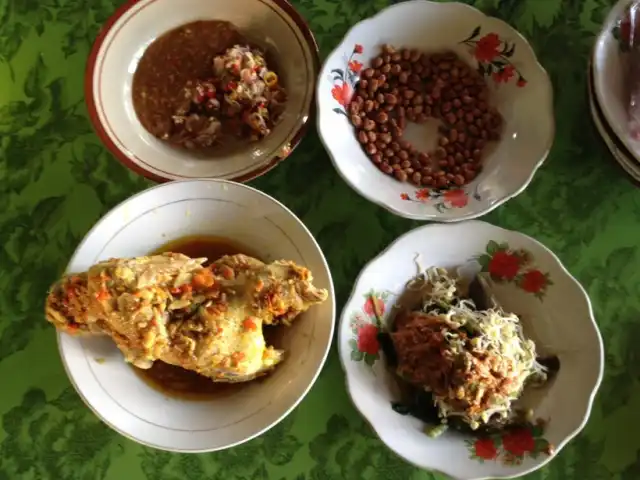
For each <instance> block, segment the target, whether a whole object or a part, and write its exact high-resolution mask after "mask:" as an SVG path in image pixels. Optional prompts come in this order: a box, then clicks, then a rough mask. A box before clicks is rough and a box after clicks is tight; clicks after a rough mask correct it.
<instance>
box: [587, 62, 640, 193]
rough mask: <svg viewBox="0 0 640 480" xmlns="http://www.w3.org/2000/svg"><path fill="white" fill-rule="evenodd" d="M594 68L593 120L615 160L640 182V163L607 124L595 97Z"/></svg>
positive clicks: (591, 91)
mask: <svg viewBox="0 0 640 480" xmlns="http://www.w3.org/2000/svg"><path fill="white" fill-rule="evenodd" d="M591 69H592V66H591V65H589V84H588V89H589V92H588V93H589V109H590V111H591V118H593V123H594V124H595V126H596V129H597V130H598V132H599V133H600V136H601V137H602V140H603V141H604V143H605V145H606V146H607V148H608V149H609V152H611V155H612V156H613V158H614V160H615V161H616V162H617V163H618V164H619V165H620V166H621V167H622V169H623V170H624V171H625V172H626V173H627V174H629V175H630V176H631V178H632V179H633V180H635V181H636V182H640V163H638V162H636V161H635V159H634V157H633V156H632V155H631V153H630V152H629V150H627V148H626V146H625V145H624V143H622V142H621V141H620V139H619V138H618V137H616V136H615V132H614V131H613V129H612V128H611V125H609V124H607V121H606V119H605V118H604V117H603V116H602V113H601V112H602V108H600V106H599V104H598V99H597V98H596V96H595V93H594V91H593V85H592V81H591V80H592V77H591V75H592V70H591Z"/></svg>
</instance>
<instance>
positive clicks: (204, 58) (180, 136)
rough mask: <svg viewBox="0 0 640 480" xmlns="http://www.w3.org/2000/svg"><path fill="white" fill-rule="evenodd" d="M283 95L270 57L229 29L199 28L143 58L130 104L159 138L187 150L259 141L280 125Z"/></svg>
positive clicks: (186, 29) (176, 34) (174, 36)
mask: <svg viewBox="0 0 640 480" xmlns="http://www.w3.org/2000/svg"><path fill="white" fill-rule="evenodd" d="M285 102H286V93H285V91H284V89H283V87H282V85H281V82H280V80H279V78H278V75H277V74H276V73H275V72H274V71H272V70H270V69H269V68H268V67H267V62H266V59H265V55H264V54H263V53H262V52H261V51H260V50H259V49H257V48H254V47H252V46H249V45H248V43H247V41H246V40H245V39H244V38H243V37H242V35H241V34H240V33H239V32H238V31H237V30H236V28H235V27H234V26H233V25H232V24H231V23H229V22H224V21H218V20H215V21H198V22H193V23H190V24H187V25H184V26H182V27H179V28H177V29H175V30H172V31H170V32H168V33H167V34H165V35H163V36H162V37H160V38H159V39H157V40H156V41H154V42H153V43H152V44H151V45H150V46H149V48H148V49H147V50H146V51H145V54H144V55H143V57H142V59H141V60H140V64H139V66H138V68H137V70H136V73H135V75H134V81H133V103H134V108H135V110H136V113H137V115H138V118H139V119H140V122H141V123H142V125H143V126H144V127H145V129H147V130H148V131H149V132H150V133H151V134H153V135H154V136H156V137H158V138H160V139H162V140H165V141H167V142H169V143H171V144H174V145H176V146H179V147H183V148H188V149H207V148H210V147H214V146H216V145H218V144H222V143H224V142H225V138H229V137H231V138H236V139H242V140H251V141H255V140H259V139H261V138H264V137H265V136H267V135H268V134H269V133H270V132H271V130H272V129H273V126H274V125H275V124H276V123H277V122H278V120H279V118H280V116H281V114H282V112H283V111H284V105H285Z"/></svg>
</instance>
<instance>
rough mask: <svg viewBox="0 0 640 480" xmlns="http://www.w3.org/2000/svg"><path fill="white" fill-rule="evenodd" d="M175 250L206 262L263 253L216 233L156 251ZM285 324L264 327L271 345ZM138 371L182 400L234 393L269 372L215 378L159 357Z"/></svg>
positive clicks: (276, 342)
mask: <svg viewBox="0 0 640 480" xmlns="http://www.w3.org/2000/svg"><path fill="white" fill-rule="evenodd" d="M164 252H174V253H182V254H184V255H187V256H189V257H192V258H197V257H206V258H207V259H208V260H207V263H206V265H208V264H210V263H212V262H215V261H216V260H218V259H219V258H221V257H223V256H225V255H237V254H240V253H241V254H244V255H249V256H251V257H254V258H258V259H259V258H260V256H259V255H258V254H257V253H255V252H254V251H252V250H251V248H249V247H247V246H245V245H243V244H241V243H239V242H236V241H234V240H231V239H228V238H224V237H215V236H200V235H198V236H190V237H183V238H180V239H178V240H174V241H172V242H169V243H167V244H165V245H163V246H162V247H160V248H159V249H157V250H156V251H154V252H153V254H158V253H164ZM284 328H285V327H280V326H277V327H265V328H263V334H264V337H265V340H266V342H267V344H268V345H273V346H274V347H276V348H280V347H281V337H282V333H283V332H284ZM132 368H133V371H134V372H135V374H136V375H137V376H138V377H139V378H140V379H141V380H142V381H143V382H144V383H145V384H147V385H148V386H150V387H151V388H153V389H154V390H156V391H158V392H160V393H162V394H163V395H166V396H168V397H172V398H179V399H183V400H195V401H206V400H211V399H213V398H220V397H223V396H229V395H234V394H236V393H238V392H240V391H242V390H243V389H245V388H247V387H248V386H249V385H251V384H254V383H256V382H261V381H264V380H265V379H266V378H268V377H269V376H268V375H267V376H265V377H263V378H258V379H255V380H252V381H250V382H240V383H224V382H213V381H212V380H211V379H210V378H208V377H204V376H202V375H200V374H198V373H195V372H193V371H190V370H185V369H184V368H181V367H177V366H175V365H169V364H167V363H164V362H161V361H156V362H154V364H153V365H152V367H151V368H149V369H147V370H143V369H141V368H137V367H133V366H132Z"/></svg>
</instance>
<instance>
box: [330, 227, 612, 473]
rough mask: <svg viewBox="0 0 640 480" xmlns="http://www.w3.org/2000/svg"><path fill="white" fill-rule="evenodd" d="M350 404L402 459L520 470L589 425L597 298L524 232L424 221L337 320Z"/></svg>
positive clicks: (597, 364) (599, 356)
mask: <svg viewBox="0 0 640 480" xmlns="http://www.w3.org/2000/svg"><path fill="white" fill-rule="evenodd" d="M338 349H339V354H340V359H341V362H342V366H343V368H344V371H345V374H346V383H347V390H348V391H349V394H350V396H351V398H352V400H353V403H354V405H355V407H356V408H357V409H358V410H359V411H360V413H361V414H362V415H363V417H364V418H365V419H366V420H367V421H368V422H369V423H370V424H371V426H372V427H373V429H374V430H375V432H376V434H377V435H378V436H379V437H380V439H381V440H382V442H384V443H385V444H386V445H387V446H388V447H389V448H390V449H391V450H393V451H394V452H395V453H397V454H398V455H399V456H400V457H402V458H404V459H405V460H406V461H408V462H410V463H412V464H414V465H416V466H417V467H420V468H423V469H425V470H433V471H438V472H441V473H444V474H446V475H449V476H450V477H452V478H454V479H458V480H488V479H490V478H491V479H493V478H515V477H519V476H521V475H524V474H527V473H530V472H532V471H534V470H536V469H538V468H540V467H542V466H543V465H545V464H546V463H547V462H549V461H550V460H551V459H552V458H553V457H554V455H555V454H557V452H558V451H559V450H560V449H562V448H563V447H564V446H565V445H566V444H567V443H568V442H569V441H571V439H572V438H574V437H575V436H576V435H577V434H578V433H579V432H580V431H581V430H582V428H583V427H584V426H585V424H586V422H587V420H588V418H589V414H590V411H591V407H592V403H593V400H594V397H595V395H596V392H597V390H598V388H599V386H600V382H601V380H602V374H603V366H604V348H603V343H602V338H601V336H600V333H599V331H598V327H597V325H596V322H595V319H594V317H593V312H592V309H591V304H590V301H589V297H588V295H587V293H586V292H585V290H584V289H583V288H582V287H581V286H580V284H579V283H578V281H577V280H576V279H575V278H574V277H572V276H571V274H570V273H569V272H568V271H567V270H566V269H565V268H564V267H563V266H562V264H561V263H560V261H559V260H558V258H557V257H556V256H555V255H554V254H553V253H552V252H551V251H549V250H548V249H547V248H546V247H544V246H543V245H542V244H540V243H538V242H537V241H535V240H533V239H532V238H530V237H527V236H525V235H523V234H520V233H518V232H513V231H508V230H504V229H501V228H498V227H494V226H492V225H490V224H487V223H484V222H479V221H469V222H462V223H459V224H455V225H428V226H424V227H420V228H417V229H415V230H413V231H411V232H409V233H407V234H405V235H404V236H402V237H400V238H399V239H397V240H396V241H395V242H394V243H392V244H391V245H390V246H389V247H388V248H387V249H386V250H385V251H384V252H382V253H381V254H380V255H379V256H378V257H376V258H375V259H373V260H372V261H371V262H370V263H369V264H368V265H367V266H366V267H365V268H364V269H363V270H362V272H361V273H360V275H359V277H358V279H357V281H356V283H355V286H354V288H353V291H352V294H351V297H350V299H349V300H348V301H347V303H346V305H345V307H344V310H343V313H342V316H341V319H340V324H339V327H338Z"/></svg>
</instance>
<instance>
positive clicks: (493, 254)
mask: <svg viewBox="0 0 640 480" xmlns="http://www.w3.org/2000/svg"><path fill="white" fill-rule="evenodd" d="M476 260H477V261H478V263H480V266H481V267H482V271H483V272H488V273H489V274H490V275H491V278H492V279H493V280H496V281H498V282H512V283H514V284H515V285H516V286H518V287H519V288H520V289H522V290H523V291H525V292H527V293H531V294H533V295H535V296H536V297H538V298H540V299H542V297H543V296H544V294H545V293H546V291H547V289H548V288H549V286H551V285H553V282H552V281H551V279H550V278H549V275H548V274H546V273H544V272H542V271H541V270H540V269H538V268H535V267H533V266H532V265H531V263H532V261H533V257H532V256H531V254H530V253H529V252H527V251H524V250H512V249H510V248H509V245H507V244H498V243H497V242H494V241H490V242H489V243H488V244H487V248H486V252H485V253H483V254H481V255H479V256H477V257H476Z"/></svg>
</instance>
